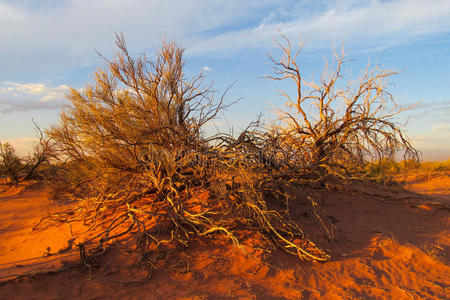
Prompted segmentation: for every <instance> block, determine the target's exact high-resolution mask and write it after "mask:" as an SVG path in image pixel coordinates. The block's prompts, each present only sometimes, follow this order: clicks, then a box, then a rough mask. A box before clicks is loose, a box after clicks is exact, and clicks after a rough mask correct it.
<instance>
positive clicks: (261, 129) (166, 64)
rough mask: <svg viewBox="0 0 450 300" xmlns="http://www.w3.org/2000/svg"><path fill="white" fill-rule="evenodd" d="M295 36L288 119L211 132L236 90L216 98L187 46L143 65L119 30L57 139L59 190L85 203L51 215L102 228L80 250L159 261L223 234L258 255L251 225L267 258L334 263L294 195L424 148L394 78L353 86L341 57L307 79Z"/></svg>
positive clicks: (65, 115)
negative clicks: (394, 104) (304, 221)
mask: <svg viewBox="0 0 450 300" xmlns="http://www.w3.org/2000/svg"><path fill="white" fill-rule="evenodd" d="M285 42H286V43H285V45H282V44H280V47H281V50H282V51H283V55H282V57H281V58H280V59H279V60H276V59H274V58H271V61H272V63H273V65H274V71H275V75H274V76H271V77H269V78H272V79H274V80H284V79H292V80H293V81H294V83H295V86H296V88H297V89H296V90H297V93H296V94H295V95H294V96H290V95H287V94H286V95H285V96H286V97H287V99H288V106H287V108H286V109H281V110H280V111H279V112H280V116H281V120H282V121H283V123H282V125H280V126H269V127H267V126H265V125H264V124H261V123H260V121H259V120H257V121H254V122H251V123H250V125H249V126H248V127H247V128H246V129H244V130H243V131H242V132H241V133H240V134H239V135H237V136H233V135H229V134H225V133H218V134H216V135H213V136H208V135H206V133H205V130H204V129H205V125H206V124H208V122H209V121H211V120H212V119H214V118H215V117H216V116H217V115H218V113H219V112H221V111H222V110H223V109H225V108H226V107H227V105H225V104H224V96H225V94H223V95H221V96H220V97H219V98H218V99H217V98H216V97H215V93H214V92H213V90H212V88H211V86H209V85H205V84H204V76H203V74H202V73H200V74H198V75H196V76H194V77H193V78H191V79H186V78H185V74H184V72H183V66H184V63H183V60H182V57H183V49H181V48H180V47H179V46H177V45H176V44H174V43H164V44H163V45H162V48H161V49H160V51H159V53H158V54H157V56H156V58H155V59H153V60H151V59H149V58H147V57H146V56H145V55H141V56H139V57H138V58H136V59H135V58H132V57H131V56H130V54H129V53H128V50H127V48H126V44H125V41H124V38H123V37H122V36H118V37H117V42H116V43H117V46H118V49H119V54H118V55H117V57H116V59H114V60H112V61H110V60H106V59H105V62H106V66H107V68H106V69H104V70H99V71H98V72H97V73H96V74H95V77H94V83H93V85H89V86H87V87H86V88H85V89H84V90H75V89H72V90H71V92H70V93H69V95H68V99H69V100H70V102H71V104H70V105H69V106H68V107H67V108H66V109H65V110H64V111H63V112H62V113H61V117H60V121H59V123H58V124H57V125H55V126H52V127H51V128H50V129H48V131H47V135H48V136H49V138H50V139H51V140H52V142H53V143H54V144H53V148H52V151H53V152H52V153H54V156H53V157H52V161H53V162H54V163H55V164H56V165H57V166H58V169H57V170H56V176H55V180H54V183H55V187H56V188H58V189H59V191H60V192H64V193H65V194H66V195H67V196H70V197H71V198H72V199H74V200H76V201H77V206H76V207H75V208H74V209H73V210H72V211H69V212H66V213H65V214H58V216H56V217H54V218H51V219H49V220H50V221H55V222H75V221H83V222H84V224H86V225H88V226H90V227H89V230H88V232H90V233H91V235H90V236H89V238H88V239H86V240H83V241H78V242H77V243H78V246H79V247H80V252H83V251H84V250H83V249H85V246H84V245H85V244H86V243H87V242H93V243H95V244H97V245H102V244H104V243H106V242H108V241H110V240H113V239H117V238H119V237H128V236H130V235H137V236H139V246H140V247H142V249H143V253H144V256H143V257H144V258H145V259H147V260H149V257H150V256H149V253H151V252H154V251H160V250H161V249H162V248H163V247H171V246H174V245H184V246H188V244H189V242H190V240H192V238H196V237H201V236H212V235H214V234H221V235H223V236H225V237H227V238H229V239H230V240H231V241H232V242H233V243H234V244H235V245H236V246H238V247H239V248H240V249H241V250H242V251H244V252H246V250H245V247H244V246H243V245H242V244H241V240H242V239H241V237H242V235H243V232H248V231H252V232H255V233H257V234H258V235H260V236H261V237H263V240H264V243H265V247H266V250H270V249H273V248H274V247H277V248H281V249H282V250H284V251H286V252H288V253H290V254H293V255H297V256H298V257H300V258H301V259H306V260H312V261H327V260H329V259H330V256H329V255H328V254H327V253H325V252H324V251H323V250H322V249H321V248H320V247H318V246H317V245H315V244H314V243H313V242H312V241H311V240H309V238H308V237H307V235H306V234H305V233H304V232H303V231H302V229H301V226H300V224H298V223H296V222H295V220H294V219H293V218H292V216H291V212H290V208H289V200H290V197H289V194H288V193H287V192H286V191H287V189H288V187H289V186H290V185H299V184H300V185H309V184H312V183H313V182H317V181H319V182H321V183H326V182H327V181H330V180H349V179H355V178H363V177H364V174H366V167H367V164H369V163H370V162H373V161H375V160H382V159H384V158H391V157H393V155H394V153H395V152H396V151H397V150H400V149H401V150H404V151H405V155H406V156H411V157H412V158H413V159H414V158H415V157H416V151H415V150H414V149H413V147H412V146H411V145H410V144H409V142H408V140H407V138H406V137H405V135H404V133H403V132H402V130H401V128H400V127H399V126H397V125H396V124H395V123H394V117H395V116H396V115H397V114H398V113H400V111H401V110H399V109H394V111H390V112H386V111H385V109H386V102H387V101H390V100H391V97H390V94H389V93H388V92H387V90H386V86H387V81H386V80H387V78H388V77H389V76H391V75H392V74H394V73H393V72H384V71H379V70H377V69H376V70H374V71H367V72H366V73H365V74H363V76H362V78H361V80H360V81H359V82H358V83H357V84H356V86H351V85H349V86H347V87H346V88H341V85H340V84H339V81H340V80H342V74H341V67H342V64H343V62H344V60H343V56H337V57H336V61H335V63H334V64H332V65H331V66H328V65H327V67H326V68H325V70H324V73H323V76H322V77H321V80H320V82H319V83H313V82H311V83H306V82H304V81H303V77H302V74H301V70H300V67H299V65H298V64H297V62H296V58H297V56H298V55H299V54H300V50H299V51H297V52H295V54H294V53H293V52H292V51H293V50H292V49H291V45H290V43H289V41H288V40H287V39H285ZM304 86H307V87H309V88H308V89H306V90H304ZM308 106H311V108H306V107H308ZM205 193H206V194H207V195H208V196H207V197H206V198H205V197H202V195H204V194H205ZM311 202H312V203H314V202H313V200H311ZM318 218H320V217H318ZM82 257H84V254H83V255H82ZM149 265H152V262H151V261H149Z"/></svg>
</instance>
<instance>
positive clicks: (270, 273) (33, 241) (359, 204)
mask: <svg viewBox="0 0 450 300" xmlns="http://www.w3.org/2000/svg"><path fill="white" fill-rule="evenodd" d="M406 187H407V188H408V189H412V190H414V191H415V192H408V191H406V190H404V189H401V188H395V189H393V190H391V191H389V192H388V191H385V190H383V189H381V188H379V187H375V186H371V185H357V186H356V185H354V186H347V187H345V188H343V189H342V188H338V189H331V191H330V192H328V193H327V194H323V195H318V194H317V195H314V191H309V192H310V193H311V195H314V199H316V200H317V202H318V203H319V205H320V208H321V209H320V212H319V214H320V216H321V217H322V220H323V221H324V223H325V224H326V225H327V227H328V229H329V233H327V232H326V231H325V230H323V229H322V228H320V226H318V220H317V218H315V217H313V214H312V213H311V211H308V210H305V209H304V207H305V205H304V204H301V201H302V199H301V197H300V196H299V197H298V203H299V204H298V205H297V206H296V205H295V204H293V207H292V208H291V209H292V210H293V211H294V212H295V213H294V215H295V217H296V219H297V220H298V222H299V223H300V224H303V225H304V228H305V231H306V232H308V233H309V235H310V237H311V238H312V239H313V240H315V241H317V242H318V243H319V244H320V245H321V246H322V247H323V248H325V249H327V250H328V252H329V253H330V254H331V255H332V257H333V260H332V261H331V262H328V263H324V264H322V263H306V262H301V261H298V259H296V258H295V257H292V256H288V255H286V254H284V253H282V252H279V251H275V252H274V253H272V255H270V257H269V262H270V266H268V265H266V264H261V263H257V261H258V260H259V259H260V258H261V256H262V254H261V252H260V251H259V250H258V249H257V241H256V240H255V239H253V238H251V237H249V238H248V239H247V240H246V241H245V245H246V247H247V249H248V250H249V252H250V253H252V254H253V257H254V258H253V259H252V258H249V257H245V256H243V255H242V254H241V253H240V252H239V250H238V249H236V248H233V246H232V245H230V244H229V243H228V241H224V240H222V239H220V238H217V239H215V240H211V239H202V240H199V241H196V242H194V243H193V244H192V246H191V247H190V248H189V249H187V250H182V251H181V252H179V253H176V254H173V253H172V254H169V255H168V261H167V264H166V265H165V266H164V267H161V268H160V269H158V270H154V271H153V273H152V277H151V280H150V281H148V282H145V283H139V282H137V281H139V280H142V278H144V275H146V274H144V271H143V270H142V269H136V267H135V264H136V261H137V259H135V258H136V253H134V252H133V251H125V250H124V248H123V247H121V245H116V246H114V247H112V248H111V249H110V250H109V251H108V253H106V254H105V255H103V256H100V257H99V258H98V263H99V265H101V267H99V268H91V270H88V269H80V268H75V269H72V270H68V271H64V272H58V273H55V274H40V275H36V276H31V277H30V276H28V277H24V278H19V279H16V280H14V281H10V282H6V283H3V284H2V285H0V299H33V298H34V299H41V298H42V299H111V298H112V299H153V298H156V299H170V298H178V299H235V298H242V299H358V298H361V299H445V297H446V296H447V295H450V267H449V265H448V263H449V261H450V256H449V255H450V226H449V209H448V207H449V206H448V205H449V203H450V191H449V187H450V177H448V176H447V175H445V174H443V175H442V176H438V177H435V178H431V179H420V178H414V179H411V180H410V181H409V182H408V184H407V185H406ZM292 193H293V194H294V195H295V194H296V193H297V194H298V195H300V194H302V193H303V191H300V190H299V191H292ZM429 195H432V196H433V197H429ZM49 209H55V208H54V207H51V206H49V202H48V200H47V194H46V192H45V190H42V189H34V190H33V189H31V190H30V189H25V190H22V191H20V190H17V189H16V190H8V191H6V192H5V191H4V192H3V193H2V194H0V216H1V219H0V220H1V221H0V277H1V276H8V275H11V274H21V273H25V272H29V271H30V270H35V271H36V270H37V271H39V270H40V271H42V270H47V269H50V270H51V269H54V268H57V267H61V266H63V265H64V264H65V262H64V261H65V260H69V261H70V260H72V261H73V260H74V259H76V252H72V253H70V252H68V253H67V254H65V255H64V256H62V257H61V256H57V255H52V256H50V257H45V258H35V257H41V256H42V254H43V253H44V252H45V251H46V248H47V247H48V246H50V248H51V251H50V253H52V252H56V250H57V249H60V248H63V247H64V246H65V243H66V241H67V239H68V237H69V236H70V232H69V231H68V228H57V229H55V228H54V229H47V230H44V231H39V232H32V231H30V228H31V227H32V226H33V225H34V224H35V223H36V221H37V220H38V219H39V218H40V217H41V216H44V215H45V214H47V213H48V211H49ZM332 224H333V225H332ZM331 229H332V230H331ZM330 237H331V239H330ZM53 249H54V250H53ZM32 258H35V259H32ZM19 259H20V260H24V259H31V260H28V261H22V262H19V263H17V262H16V261H17V260H19ZM48 261H50V263H47V262H48ZM17 264H20V265H22V266H17ZM136 270H138V271H136ZM6 278H7V277H3V280H5V279H6ZM1 280H2V279H0V281H1Z"/></svg>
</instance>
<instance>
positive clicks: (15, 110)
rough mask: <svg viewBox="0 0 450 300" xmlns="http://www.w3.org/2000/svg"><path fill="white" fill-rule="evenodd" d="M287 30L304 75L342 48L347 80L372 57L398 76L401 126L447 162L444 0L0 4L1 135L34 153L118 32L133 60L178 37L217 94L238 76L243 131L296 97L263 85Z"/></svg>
mask: <svg viewBox="0 0 450 300" xmlns="http://www.w3.org/2000/svg"><path fill="white" fill-rule="evenodd" d="M280 31H281V32H283V34H285V35H286V36H287V37H289V38H290V39H291V40H292V41H293V42H297V41H303V42H305V46H304V52H303V53H302V56H301V57H300V59H299V61H300V63H301V67H302V70H303V74H304V75H305V76H306V77H311V76H313V75H311V74H316V75H317V74H319V75H320V73H321V70H322V65H323V59H324V56H330V54H331V53H332V49H333V47H335V48H339V47H340V45H341V44H342V42H344V43H345V52H346V55H347V58H349V59H350V60H351V61H350V62H349V63H348V64H347V65H346V72H348V74H349V78H355V77H356V76H357V75H358V74H359V73H360V72H361V70H363V69H364V68H365V67H366V65H367V63H368V62H369V61H370V63H371V65H372V66H375V65H377V64H379V65H381V66H382V67H384V68H386V69H394V70H398V71H401V74H399V75H396V76H394V77H393V78H392V83H393V86H392V87H391V89H390V91H391V92H392V94H393V95H394V97H395V99H396V101H397V103H398V104H399V105H405V106H410V105H413V106H414V107H413V108H412V109H411V110H410V111H407V112H405V113H404V114H403V116H402V117H401V119H400V120H399V121H401V122H402V123H406V122H407V123H406V125H405V126H406V127H405V129H406V130H407V132H408V134H409V136H410V137H411V139H412V141H413V143H414V145H416V147H417V148H418V149H419V150H422V151H423V153H424V158H425V159H450V122H449V120H450V93H448V88H449V87H450V1H449V0H428V1H422V0H420V1H419V0H417V1H416V0H393V1H382V0H378V1H376V0H372V1H355V0H343V1H327V0H325V1H319V0H317V1H313V0H304V1H301V0H297V1H290V0H286V1H282V0H247V1H242V0H183V1H178V0H159V1H158V0H116V1H111V0H61V1H56V0H49V1H45V0H43V1H32V0H14V1H13V0H6V1H5V0H0V41H1V42H0V140H1V141H9V142H11V143H13V144H14V145H15V146H16V147H17V149H18V150H20V151H25V152H26V151H27V149H30V145H31V143H32V142H33V139H34V137H35V132H34V130H33V124H32V121H31V120H32V119H33V118H34V119H35V120H36V122H37V123H38V124H39V125H40V126H41V127H43V128H45V127H46V126H48V125H49V124H52V123H54V122H55V121H56V120H57V119H58V112H59V111H60V109H61V107H62V106H63V105H64V103H66V101H65V100H64V94H65V93H66V92H67V90H68V87H75V88H82V87H83V86H84V85H85V84H86V83H89V82H91V81H92V78H91V77H90V76H91V74H92V73H93V72H94V71H95V70H96V68H98V67H101V66H103V62H102V60H101V59H100V58H99V57H98V56H97V54H96V52H95V50H97V51H99V52H101V53H102V54H103V55H104V56H106V57H112V56H113V55H114V53H115V51H116V50H115V49H114V39H115V33H116V32H117V33H124V35H125V37H126V40H127V44H128V48H129V50H130V51H131V52H132V53H134V54H139V53H140V52H146V53H147V54H149V55H150V56H151V55H152V54H153V53H155V52H156V51H157V49H158V47H159V45H160V44H161V41H162V39H163V38H166V39H167V40H173V41H176V42H177V43H179V44H180V45H182V46H183V47H184V48H185V49H186V52H185V61H186V72H187V74H188V75H189V74H190V75H193V74H194V73H197V72H199V71H200V70H204V72H206V74H207V78H208V79H209V80H210V81H212V82H214V86H215V88H216V89H217V90H218V91H219V92H220V91H223V90H224V89H225V88H226V87H227V86H228V85H230V84H231V83H233V82H234V81H236V83H235V85H234V87H233V89H232V91H231V92H230V93H229V95H228V100H229V101H233V100H236V99H241V101H240V102H239V103H238V104H236V105H234V106H233V107H231V108H229V109H228V110H227V111H226V112H225V115H224V116H223V117H222V119H220V120H216V124H217V125H218V126H223V125H224V124H226V121H227V122H228V123H230V124H233V126H234V127H235V128H239V127H243V126H245V124H246V123H247V122H249V121H251V120H252V119H254V118H255V116H256V115H257V114H258V113H259V112H263V114H264V117H265V119H266V120H269V119H271V118H273V112H272V111H271V105H274V106H281V105H283V103H284V102H285V101H284V99H283V98H282V97H280V96H279V92H278V90H280V89H285V90H287V91H289V90H290V87H289V85H287V83H281V84H280V83H275V82H270V81H267V80H264V79H261V77H263V76H265V75H269V74H270V72H271V68H270V65H269V64H268V60H267V53H273V54H274V55H275V56H276V55H277V53H278V52H277V49H276V47H275V46H274V39H275V38H276V37H277V36H278V34H279V32H280ZM225 119H226V120H225Z"/></svg>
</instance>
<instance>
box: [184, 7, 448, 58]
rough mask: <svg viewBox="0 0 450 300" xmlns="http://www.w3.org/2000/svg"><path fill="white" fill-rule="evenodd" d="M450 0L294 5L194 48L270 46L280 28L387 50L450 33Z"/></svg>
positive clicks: (320, 41) (322, 41) (319, 42)
mask: <svg viewBox="0 0 450 300" xmlns="http://www.w3.org/2000/svg"><path fill="white" fill-rule="evenodd" d="M449 15H450V1H448V0H430V1H421V0H395V1H389V2H387V1H383V2H381V1H376V0H375V1H370V2H369V1H365V4H363V5H361V4H360V5H358V6H356V5H355V4H354V3H353V1H343V2H340V5H336V4H335V3H334V1H332V2H330V3H328V5H326V8H325V10H323V11H319V12H318V11H312V12H311V11H309V12H307V13H304V12H301V11H298V10H296V9H295V8H293V9H292V10H291V17H290V18H288V20H287V21H285V20H283V19H286V17H285V15H284V16H283V17H278V18H279V20H278V21H277V17H276V16H275V17H274V16H273V15H271V17H270V18H269V21H267V19H265V20H263V22H261V23H260V24H259V25H258V26H255V27H253V28H247V29H244V30H236V31H231V32H226V33H223V34H220V35H217V36H213V37H211V38H208V39H206V40H203V41H201V42H198V43H196V44H195V46H194V47H193V49H192V51H193V52H204V51H214V50H217V49H220V50H227V51H230V50H233V49H234V50H235V49H245V48H252V47H253V48H254V47H261V46H265V47H269V46H270V44H271V43H272V40H273V36H276V35H277V31H282V32H283V33H284V34H286V35H287V36H288V37H290V38H292V39H294V40H296V39H298V38H299V37H300V38H302V39H304V40H307V41H308V46H312V47H313V48H317V47H329V46H330V45H331V44H333V43H334V44H336V43H338V44H339V43H340V42H342V41H343V40H345V41H346V43H349V44H351V45H352V49H354V48H359V49H361V50H368V49H380V48H381V49H383V48H387V47H392V46H394V45H398V44H404V43H408V42H410V41H412V40H415V39H417V38H421V37H424V36H427V35H429V34H436V33H445V32H449V31H450V18H449V17H448V16H449Z"/></svg>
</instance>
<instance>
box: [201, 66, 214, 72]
mask: <svg viewBox="0 0 450 300" xmlns="http://www.w3.org/2000/svg"><path fill="white" fill-rule="evenodd" d="M202 70H203V71H205V72H209V71H211V70H212V69H211V68H210V67H208V66H204V67H203V69H202Z"/></svg>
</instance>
